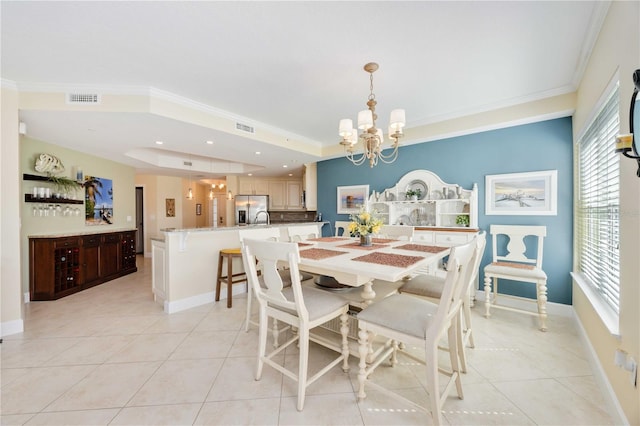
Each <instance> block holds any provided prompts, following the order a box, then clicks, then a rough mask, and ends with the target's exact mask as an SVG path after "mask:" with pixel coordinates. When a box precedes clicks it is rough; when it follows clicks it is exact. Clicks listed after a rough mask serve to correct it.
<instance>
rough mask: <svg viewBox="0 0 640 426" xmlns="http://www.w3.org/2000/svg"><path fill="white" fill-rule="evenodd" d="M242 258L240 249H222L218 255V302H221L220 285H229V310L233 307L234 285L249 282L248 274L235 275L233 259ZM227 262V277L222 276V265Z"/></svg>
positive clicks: (239, 273)
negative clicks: (232, 291) (232, 294)
mask: <svg viewBox="0 0 640 426" xmlns="http://www.w3.org/2000/svg"><path fill="white" fill-rule="evenodd" d="M234 258H238V259H241V258H242V251H240V249H239V248H230V249H222V250H220V253H219V254H218V279H217V280H216V302H217V301H219V300H220V284H221V283H223V282H224V283H225V284H226V285H227V308H230V307H231V290H232V287H233V284H235V283H239V282H246V281H247V274H246V273H245V272H244V271H243V272H238V273H235V274H234V273H233V259H234ZM225 259H226V261H227V275H226V276H223V275H222V263H223V262H224V260H225Z"/></svg>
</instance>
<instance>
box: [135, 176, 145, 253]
mask: <svg viewBox="0 0 640 426" xmlns="http://www.w3.org/2000/svg"><path fill="white" fill-rule="evenodd" d="M143 195H144V189H143V188H142V187H141V186H136V253H137V254H144V203H143V199H144V197H143Z"/></svg>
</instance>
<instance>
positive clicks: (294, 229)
mask: <svg viewBox="0 0 640 426" xmlns="http://www.w3.org/2000/svg"><path fill="white" fill-rule="evenodd" d="M287 234H288V235H289V241H291V242H297V241H304V240H308V239H309V238H318V237H320V229H319V228H318V225H298V226H287Z"/></svg>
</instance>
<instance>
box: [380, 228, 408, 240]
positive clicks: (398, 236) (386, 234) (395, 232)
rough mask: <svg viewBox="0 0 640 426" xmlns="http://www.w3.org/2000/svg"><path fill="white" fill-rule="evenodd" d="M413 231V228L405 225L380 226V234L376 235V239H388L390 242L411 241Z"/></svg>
mask: <svg viewBox="0 0 640 426" xmlns="http://www.w3.org/2000/svg"><path fill="white" fill-rule="evenodd" d="M414 233H415V229H414V227H413V226H406V225H382V227H381V228H380V232H379V233H378V234H377V235H376V237H378V238H390V239H392V240H406V241H413V235H414Z"/></svg>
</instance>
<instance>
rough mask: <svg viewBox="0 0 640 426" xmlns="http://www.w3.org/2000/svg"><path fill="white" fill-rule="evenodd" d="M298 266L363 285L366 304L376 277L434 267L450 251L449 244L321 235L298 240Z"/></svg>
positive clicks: (392, 276) (398, 276) (387, 278)
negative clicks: (363, 241) (367, 242)
mask: <svg viewBox="0 0 640 426" xmlns="http://www.w3.org/2000/svg"><path fill="white" fill-rule="evenodd" d="M298 246H299V247H298V248H299V252H300V262H299V265H298V266H299V268H300V269H301V270H303V271H307V272H310V273H313V274H318V275H324V276H330V277H333V278H335V280H336V281H337V282H338V283H340V284H343V285H347V286H351V287H362V292H361V293H360V295H361V297H362V299H363V302H364V303H365V304H371V303H372V302H373V300H374V299H375V297H376V293H375V290H374V288H373V283H374V280H383V281H388V282H397V281H400V280H402V279H403V278H405V277H407V276H410V275H412V274H415V273H417V272H418V271H420V270H424V269H425V268H428V267H431V268H433V267H434V265H436V264H437V263H438V262H439V261H440V260H442V259H443V258H444V257H446V256H447V255H448V254H449V252H450V247H441V246H435V245H432V244H426V243H420V242H411V241H407V240H395V239H387V238H375V237H374V238H373V239H372V245H370V246H363V245H361V244H360V239H359V238H351V237H320V238H310V239H307V240H304V241H301V242H298Z"/></svg>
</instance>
